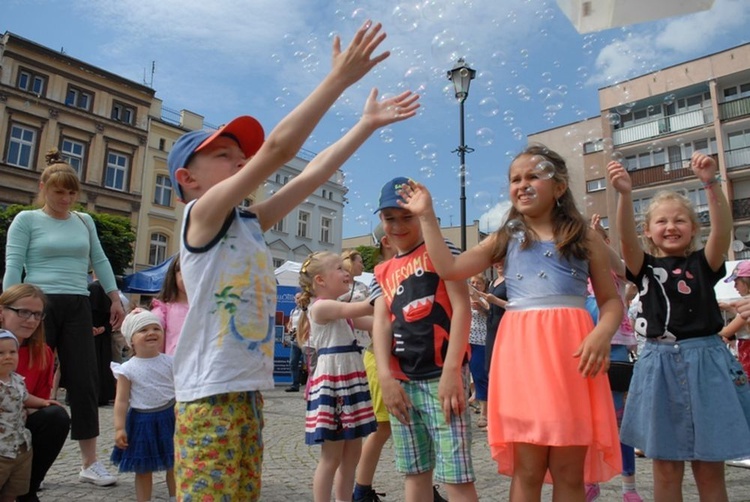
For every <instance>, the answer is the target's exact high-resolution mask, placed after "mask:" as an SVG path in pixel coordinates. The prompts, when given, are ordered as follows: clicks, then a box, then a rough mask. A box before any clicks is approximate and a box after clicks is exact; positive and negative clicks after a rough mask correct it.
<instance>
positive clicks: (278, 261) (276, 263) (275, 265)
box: [271, 258, 285, 268]
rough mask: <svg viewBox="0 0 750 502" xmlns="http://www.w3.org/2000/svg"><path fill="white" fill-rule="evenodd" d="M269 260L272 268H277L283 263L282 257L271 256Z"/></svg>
mask: <svg viewBox="0 0 750 502" xmlns="http://www.w3.org/2000/svg"><path fill="white" fill-rule="evenodd" d="M271 260H272V262H273V268H279V267H280V266H282V265H283V264H284V261H285V260H284V259H282V258H271Z"/></svg>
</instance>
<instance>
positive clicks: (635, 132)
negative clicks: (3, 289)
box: [612, 107, 713, 146]
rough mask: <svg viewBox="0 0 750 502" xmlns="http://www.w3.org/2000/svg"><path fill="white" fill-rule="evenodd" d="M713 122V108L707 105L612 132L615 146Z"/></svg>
mask: <svg viewBox="0 0 750 502" xmlns="http://www.w3.org/2000/svg"><path fill="white" fill-rule="evenodd" d="M711 122H713V113H712V111H711V108H708V107H706V108H702V109H700V110H691V111H688V112H684V113H678V114H676V115H670V116H668V117H660V118H656V119H654V120H651V121H648V122H643V123H640V124H635V125H632V126H627V127H622V128H620V129H615V130H614V131H613V133H612V142H613V144H614V145H615V146H620V145H625V144H627V143H634V142H636V141H643V140H647V139H651V138H656V137H657V136H661V135H664V134H672V133H675V132H678V131H684V130H686V129H694V128H696V127H702V126H704V125H706V124H710V123H711Z"/></svg>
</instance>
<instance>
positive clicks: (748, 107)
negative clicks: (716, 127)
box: [719, 98, 750, 120]
mask: <svg viewBox="0 0 750 502" xmlns="http://www.w3.org/2000/svg"><path fill="white" fill-rule="evenodd" d="M748 115H750V98H742V99H735V100H732V101H727V102H726V103H719V117H720V118H721V120H731V119H736V118H740V117H745V116H748Z"/></svg>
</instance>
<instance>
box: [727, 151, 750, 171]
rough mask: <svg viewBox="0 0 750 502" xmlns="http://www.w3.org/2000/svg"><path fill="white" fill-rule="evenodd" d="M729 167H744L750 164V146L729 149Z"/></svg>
mask: <svg viewBox="0 0 750 502" xmlns="http://www.w3.org/2000/svg"><path fill="white" fill-rule="evenodd" d="M726 159H727V169H729V170H733V169H742V168H743V167H748V166H750V147H746V148H737V149H736V150H727V155H726Z"/></svg>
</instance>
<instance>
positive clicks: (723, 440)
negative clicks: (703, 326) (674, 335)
mask: <svg viewBox="0 0 750 502" xmlns="http://www.w3.org/2000/svg"><path fill="white" fill-rule="evenodd" d="M620 437H621V440H622V442H623V443H625V444H629V445H632V446H634V447H636V448H639V449H641V450H642V451H643V452H644V453H645V454H646V456H647V457H649V458H652V459H658V460H703V461H707V462H719V461H724V460H731V459H737V458H746V457H750V384H748V378H747V375H745V373H744V371H743V370H742V366H741V365H740V363H739V361H737V359H736V358H735V357H734V356H733V355H732V353H731V352H729V349H728V348H727V347H726V345H725V344H724V342H722V341H721V338H720V337H719V336H718V335H711V336H705V337H700V338H691V339H688V340H682V341H678V342H671V343H670V342H661V341H656V340H648V341H647V342H646V345H645V347H644V348H643V351H642V352H641V355H640V356H639V358H638V362H637V363H636V364H635V369H634V371H633V380H632V382H631V384H630V391H629V393H628V397H627V402H626V403H625V414H624V416H623V419H622V428H621V430H620Z"/></svg>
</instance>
